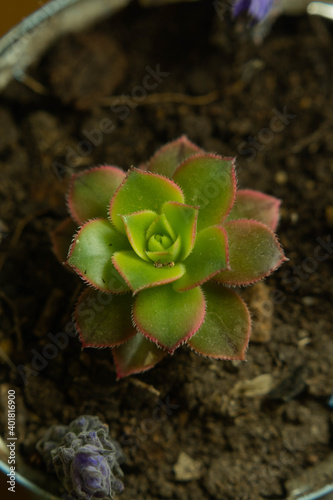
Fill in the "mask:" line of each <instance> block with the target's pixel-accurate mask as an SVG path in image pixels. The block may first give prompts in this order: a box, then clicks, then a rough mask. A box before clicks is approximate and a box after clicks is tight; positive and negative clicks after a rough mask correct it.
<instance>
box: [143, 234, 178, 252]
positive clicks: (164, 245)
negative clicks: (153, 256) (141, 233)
mask: <svg viewBox="0 0 333 500" xmlns="http://www.w3.org/2000/svg"><path fill="white" fill-rule="evenodd" d="M172 243H173V241H172V239H171V238H170V236H168V235H166V234H154V235H153V236H151V237H150V238H149V240H148V250H150V251H151V252H158V251H163V250H167V249H168V248H169V247H170V246H171V245H172Z"/></svg>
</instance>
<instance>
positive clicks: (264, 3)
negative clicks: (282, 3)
mask: <svg viewBox="0 0 333 500" xmlns="http://www.w3.org/2000/svg"><path fill="white" fill-rule="evenodd" d="M273 2H274V0H252V1H251V5H250V8H249V14H251V16H252V17H254V18H255V19H258V20H261V19H263V18H264V17H266V16H267V14H268V12H269V11H270V10H271V8H272V5H273Z"/></svg>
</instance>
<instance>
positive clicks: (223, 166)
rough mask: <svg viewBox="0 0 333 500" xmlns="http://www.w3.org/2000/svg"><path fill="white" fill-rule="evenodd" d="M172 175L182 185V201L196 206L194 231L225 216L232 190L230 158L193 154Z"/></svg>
mask: <svg viewBox="0 0 333 500" xmlns="http://www.w3.org/2000/svg"><path fill="white" fill-rule="evenodd" d="M173 179H174V181H175V182H176V183H177V184H179V186H180V187H181V188H182V190H183V192H184V195H185V200H186V203H188V204H190V205H195V206H199V207H200V210H199V216H198V228H197V229H198V231H201V229H204V228H205V227H209V226H215V225H217V224H220V223H221V222H222V221H223V220H224V219H225V218H226V217H227V215H228V213H229V211H230V209H231V207H232V205H233V203H234V199H235V193H236V178H235V170H234V159H233V158H223V157H221V156H215V155H211V154H201V155H196V156H194V157H192V158H189V159H188V160H186V161H184V162H183V163H182V164H181V165H180V166H179V167H178V168H177V170H176V171H175V174H174V176H173Z"/></svg>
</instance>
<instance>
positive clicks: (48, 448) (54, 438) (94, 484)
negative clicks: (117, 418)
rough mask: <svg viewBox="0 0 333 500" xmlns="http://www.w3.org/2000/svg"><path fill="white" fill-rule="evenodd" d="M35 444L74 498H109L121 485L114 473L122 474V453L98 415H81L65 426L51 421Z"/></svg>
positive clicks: (121, 487)
mask: <svg viewBox="0 0 333 500" xmlns="http://www.w3.org/2000/svg"><path fill="white" fill-rule="evenodd" d="M36 448H37V450H38V452H39V453H40V455H41V456H42V458H43V460H44V461H45V463H46V465H47V467H48V470H49V471H51V472H54V473H55V474H56V475H57V476H58V478H59V480H60V481H61V483H62V485H63V487H64V488H65V490H66V491H67V492H68V494H69V495H70V497H71V498H73V499H83V500H93V499H98V498H111V499H112V498H113V493H121V492H122V491H123V489H124V485H123V483H122V482H121V480H120V479H117V478H116V477H115V475H117V476H120V477H122V476H123V473H122V470H121V469H120V466H119V461H122V460H123V459H124V456H123V453H122V451H121V449H120V446H119V445H118V443H116V442H115V441H113V440H112V439H111V437H110V436H109V428H108V426H107V425H105V424H103V422H101V420H100V419H99V418H98V417H93V416H90V415H83V416H81V417H78V418H77V419H76V420H74V421H73V422H71V423H70V424H69V425H68V426H66V425H52V426H51V427H49V429H48V430H47V431H46V433H45V435H44V436H43V438H42V439H40V440H39V441H38V443H37V445H36Z"/></svg>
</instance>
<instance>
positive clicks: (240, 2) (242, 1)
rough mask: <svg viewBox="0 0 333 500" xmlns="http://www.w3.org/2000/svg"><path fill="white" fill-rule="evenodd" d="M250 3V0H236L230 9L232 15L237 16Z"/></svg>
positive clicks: (246, 8)
mask: <svg viewBox="0 0 333 500" xmlns="http://www.w3.org/2000/svg"><path fill="white" fill-rule="evenodd" d="M250 5H251V0H237V1H236V2H235V4H234V6H233V9H232V13H233V16H234V17H237V16H239V14H241V13H242V12H243V11H244V10H248V9H249V7H250Z"/></svg>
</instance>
